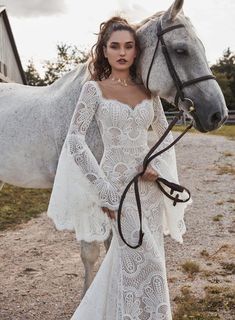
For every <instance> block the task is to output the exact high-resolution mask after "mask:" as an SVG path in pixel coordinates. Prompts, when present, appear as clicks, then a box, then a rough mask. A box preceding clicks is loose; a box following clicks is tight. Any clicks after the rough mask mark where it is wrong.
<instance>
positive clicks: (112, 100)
mask: <svg viewBox="0 0 235 320" xmlns="http://www.w3.org/2000/svg"><path fill="white" fill-rule="evenodd" d="M91 81H92V80H91ZM92 82H93V83H95V85H96V87H97V88H98V91H99V94H100V98H101V99H102V100H104V101H111V102H118V103H120V104H122V105H125V106H127V107H128V108H129V109H130V110H132V111H134V110H135V109H136V108H137V107H138V106H140V105H142V103H144V102H147V101H149V102H150V103H151V104H152V103H153V98H151V99H148V98H145V99H143V100H141V101H140V102H139V103H137V104H136V105H135V106H134V107H132V106H130V105H129V104H128V103H125V102H122V101H120V100H118V99H110V98H105V97H104V96H103V93H102V90H101V88H100V86H99V84H98V83H97V81H94V80H93V81H92Z"/></svg>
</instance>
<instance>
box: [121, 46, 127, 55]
mask: <svg viewBox="0 0 235 320" xmlns="http://www.w3.org/2000/svg"><path fill="white" fill-rule="evenodd" d="M125 54H126V50H125V48H121V49H120V55H121V56H124V55H125Z"/></svg>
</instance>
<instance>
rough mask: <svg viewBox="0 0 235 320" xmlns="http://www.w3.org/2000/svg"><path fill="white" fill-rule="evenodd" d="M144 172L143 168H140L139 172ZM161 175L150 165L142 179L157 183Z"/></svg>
mask: <svg viewBox="0 0 235 320" xmlns="http://www.w3.org/2000/svg"><path fill="white" fill-rule="evenodd" d="M142 170H143V166H141V167H140V168H139V172H141V171H142ZM159 176H160V175H159V173H158V172H157V171H156V170H155V169H153V168H152V167H151V166H150V165H148V167H147V169H146V170H145V173H144V174H143V175H142V176H141V178H142V179H143V180H145V181H155V180H156V179H157V178H158V177H159Z"/></svg>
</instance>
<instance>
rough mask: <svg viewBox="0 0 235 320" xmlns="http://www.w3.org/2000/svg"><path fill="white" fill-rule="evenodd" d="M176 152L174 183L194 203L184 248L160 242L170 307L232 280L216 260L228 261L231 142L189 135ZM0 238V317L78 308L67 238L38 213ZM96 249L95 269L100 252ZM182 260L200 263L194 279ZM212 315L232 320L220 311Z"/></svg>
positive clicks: (74, 261) (234, 155) (233, 182)
mask: <svg viewBox="0 0 235 320" xmlns="http://www.w3.org/2000/svg"><path fill="white" fill-rule="evenodd" d="M177 135H178V133H174V136H177ZM176 154H177V161H178V171H179V177H180V182H181V184H182V185H185V186H186V187H187V188H189V189H190V191H191V193H192V198H193V204H192V205H191V206H190V207H189V208H188V209H187V212H186V215H185V222H186V226H187V233H186V234H185V235H184V243H183V244H179V243H177V242H175V241H173V240H171V239H170V238H169V237H165V249H166V257H167V261H166V264H167V272H168V280H169V288H170V295H171V300H172V308H173V310H175V307H176V302H175V301H174V300H175V297H176V296H177V295H179V294H180V289H181V288H182V287H184V286H188V287H189V288H191V290H192V292H193V293H194V294H195V295H196V296H201V295H202V294H203V293H204V287H205V286H211V285H220V286H223V287H230V288H231V287H232V281H233V283H234V275H232V274H231V272H227V271H226V270H225V268H224V267H223V266H224V265H223V263H231V261H232V259H233V262H234V259H235V252H234V247H235V246H234V244H235V241H234V232H235V228H234V226H235V217H234V215H235V208H234V205H235V204H234V200H235V194H234V193H233V194H232V190H235V175H234V173H233V174H231V173H222V174H219V173H220V171H219V170H222V169H223V171H225V169H226V168H227V169H229V168H231V166H233V168H234V167H235V141H234V140H233V141H232V140H228V139H226V138H224V137H221V136H213V135H209V134H204V135H203V134H191V133H190V134H189V133H188V134H187V135H186V136H185V137H184V138H183V139H182V140H181V141H180V142H179V143H178V144H177V146H176ZM220 167H222V169H219V168H220ZM218 215H221V216H218ZM215 217H216V218H215ZM214 220H218V221H214ZM0 241H1V246H0V259H1V264H0V271H1V273H0V319H1V320H13V319H14V320H27V319H30V320H37V319H40V320H42V319H43V320H55V319H56V320H66V319H70V317H71V315H72V313H73V312H74V310H75V308H76V307H77V305H78V304H79V301H80V294H81V291H82V285H83V277H84V270H83V265H82V262H81V259H80V248H79V244H78V243H77V242H76V241H75V238H74V234H73V233H70V232H58V231H56V230H55V228H54V226H53V225H52V223H51V221H50V220H49V219H48V218H47V216H46V213H43V214H42V215H41V216H40V217H39V218H35V219H33V220H31V221H29V222H28V223H26V224H23V225H21V227H20V228H17V229H16V230H12V231H5V232H1V233H0ZM101 246H102V248H101V254H100V258H99V260H98V263H97V265H96V270H98V267H99V265H100V263H101V261H102V259H103V257H104V254H105V250H104V247H103V245H101ZM203 250H206V251H204V255H202V254H201V252H202V251H203ZM186 261H194V262H196V263H197V264H198V265H199V267H200V272H198V273H197V274H196V275H195V276H194V277H192V276H191V277H190V276H189V275H188V274H187V273H186V272H184V271H183V270H182V267H181V266H182V264H183V263H184V262H186ZM219 315H220V316H221V318H222V319H223V320H230V319H232V318H231V314H230V316H228V315H227V314H226V312H225V311H220V312H219Z"/></svg>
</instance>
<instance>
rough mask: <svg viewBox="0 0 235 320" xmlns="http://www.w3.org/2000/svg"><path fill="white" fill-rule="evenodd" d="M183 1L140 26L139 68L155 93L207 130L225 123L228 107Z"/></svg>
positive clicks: (138, 33)
mask: <svg viewBox="0 0 235 320" xmlns="http://www.w3.org/2000/svg"><path fill="white" fill-rule="evenodd" d="M183 3H184V1H183V0H175V1H174V3H173V4H172V5H171V7H170V8H169V9H168V10H167V11H165V12H159V13H157V14H155V15H153V16H151V17H149V18H147V19H145V20H144V21H142V22H141V23H140V24H139V25H138V26H137V35H138V37H139V39H140V45H141V55H140V58H139V63H138V69H139V72H140V74H141V77H142V80H143V82H144V83H145V85H146V86H147V87H148V88H149V89H150V91H151V92H152V93H153V94H158V95H159V96H160V97H163V98H165V99H166V100H168V101H169V102H171V103H174V104H176V105H178V107H179V108H180V109H183V110H185V111H186V112H187V113H188V115H189V117H190V118H193V120H194V121H193V122H194V127H195V128H196V129H197V130H199V131H201V132H207V131H211V130H214V129H217V128H219V127H220V126H221V125H222V124H223V122H224V121H225V120H226V119H227V116H228V110H227V107H226V104H225V100H224V96H223V94H222V91H221V89H220V87H219V85H218V83H217V81H215V79H213V75H212V72H211V70H210V67H209V65H208V62H207V59H206V55H205V48H204V46H203V44H202V42H201V40H200V39H199V38H198V37H197V35H196V32H195V29H194V27H193V25H192V24H191V22H190V20H189V18H188V17H186V16H185V15H184V13H183V11H182V7H183ZM191 80H193V81H191ZM177 88H178V89H177ZM191 101H192V102H191ZM192 104H193V106H194V110H193V108H191V112H190V110H189V107H190V105H192Z"/></svg>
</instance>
